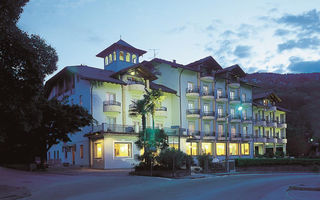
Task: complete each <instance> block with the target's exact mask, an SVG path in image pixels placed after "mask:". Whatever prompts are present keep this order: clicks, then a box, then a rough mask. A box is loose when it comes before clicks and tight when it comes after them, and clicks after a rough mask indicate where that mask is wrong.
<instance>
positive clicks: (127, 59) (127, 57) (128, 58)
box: [126, 52, 130, 62]
mask: <svg viewBox="0 0 320 200" xmlns="http://www.w3.org/2000/svg"><path fill="white" fill-rule="evenodd" d="M126 62H130V53H128V52H127V54H126Z"/></svg>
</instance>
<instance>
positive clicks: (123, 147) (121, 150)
mask: <svg viewBox="0 0 320 200" xmlns="http://www.w3.org/2000/svg"><path fill="white" fill-rule="evenodd" d="M131 152H132V144H131V143H122V142H121V143H120V142H116V143H114V156H115V157H131Z"/></svg>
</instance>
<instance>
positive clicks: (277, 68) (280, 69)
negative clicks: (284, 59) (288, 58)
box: [272, 64, 285, 74]
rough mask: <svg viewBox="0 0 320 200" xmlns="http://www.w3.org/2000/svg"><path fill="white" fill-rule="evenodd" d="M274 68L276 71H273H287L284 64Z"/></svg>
mask: <svg viewBox="0 0 320 200" xmlns="http://www.w3.org/2000/svg"><path fill="white" fill-rule="evenodd" d="M273 68H274V71H272V72H273V73H278V74H281V73H284V72H285V67H284V65H283V64H280V65H277V66H274V67H273Z"/></svg>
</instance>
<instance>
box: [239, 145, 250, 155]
mask: <svg viewBox="0 0 320 200" xmlns="http://www.w3.org/2000/svg"><path fill="white" fill-rule="evenodd" d="M241 154H242V155H250V145H249V144H248V143H244V144H241Z"/></svg>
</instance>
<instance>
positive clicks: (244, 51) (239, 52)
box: [233, 45, 251, 58]
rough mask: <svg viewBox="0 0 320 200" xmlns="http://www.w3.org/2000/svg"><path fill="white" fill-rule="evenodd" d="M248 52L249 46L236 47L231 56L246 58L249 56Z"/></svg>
mask: <svg viewBox="0 0 320 200" xmlns="http://www.w3.org/2000/svg"><path fill="white" fill-rule="evenodd" d="M250 50H251V47H250V46H246V45H238V46H237V47H236V48H235V50H234V51H233V54H234V55H235V56H237V57H238V58H246V57H249V56H250Z"/></svg>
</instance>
